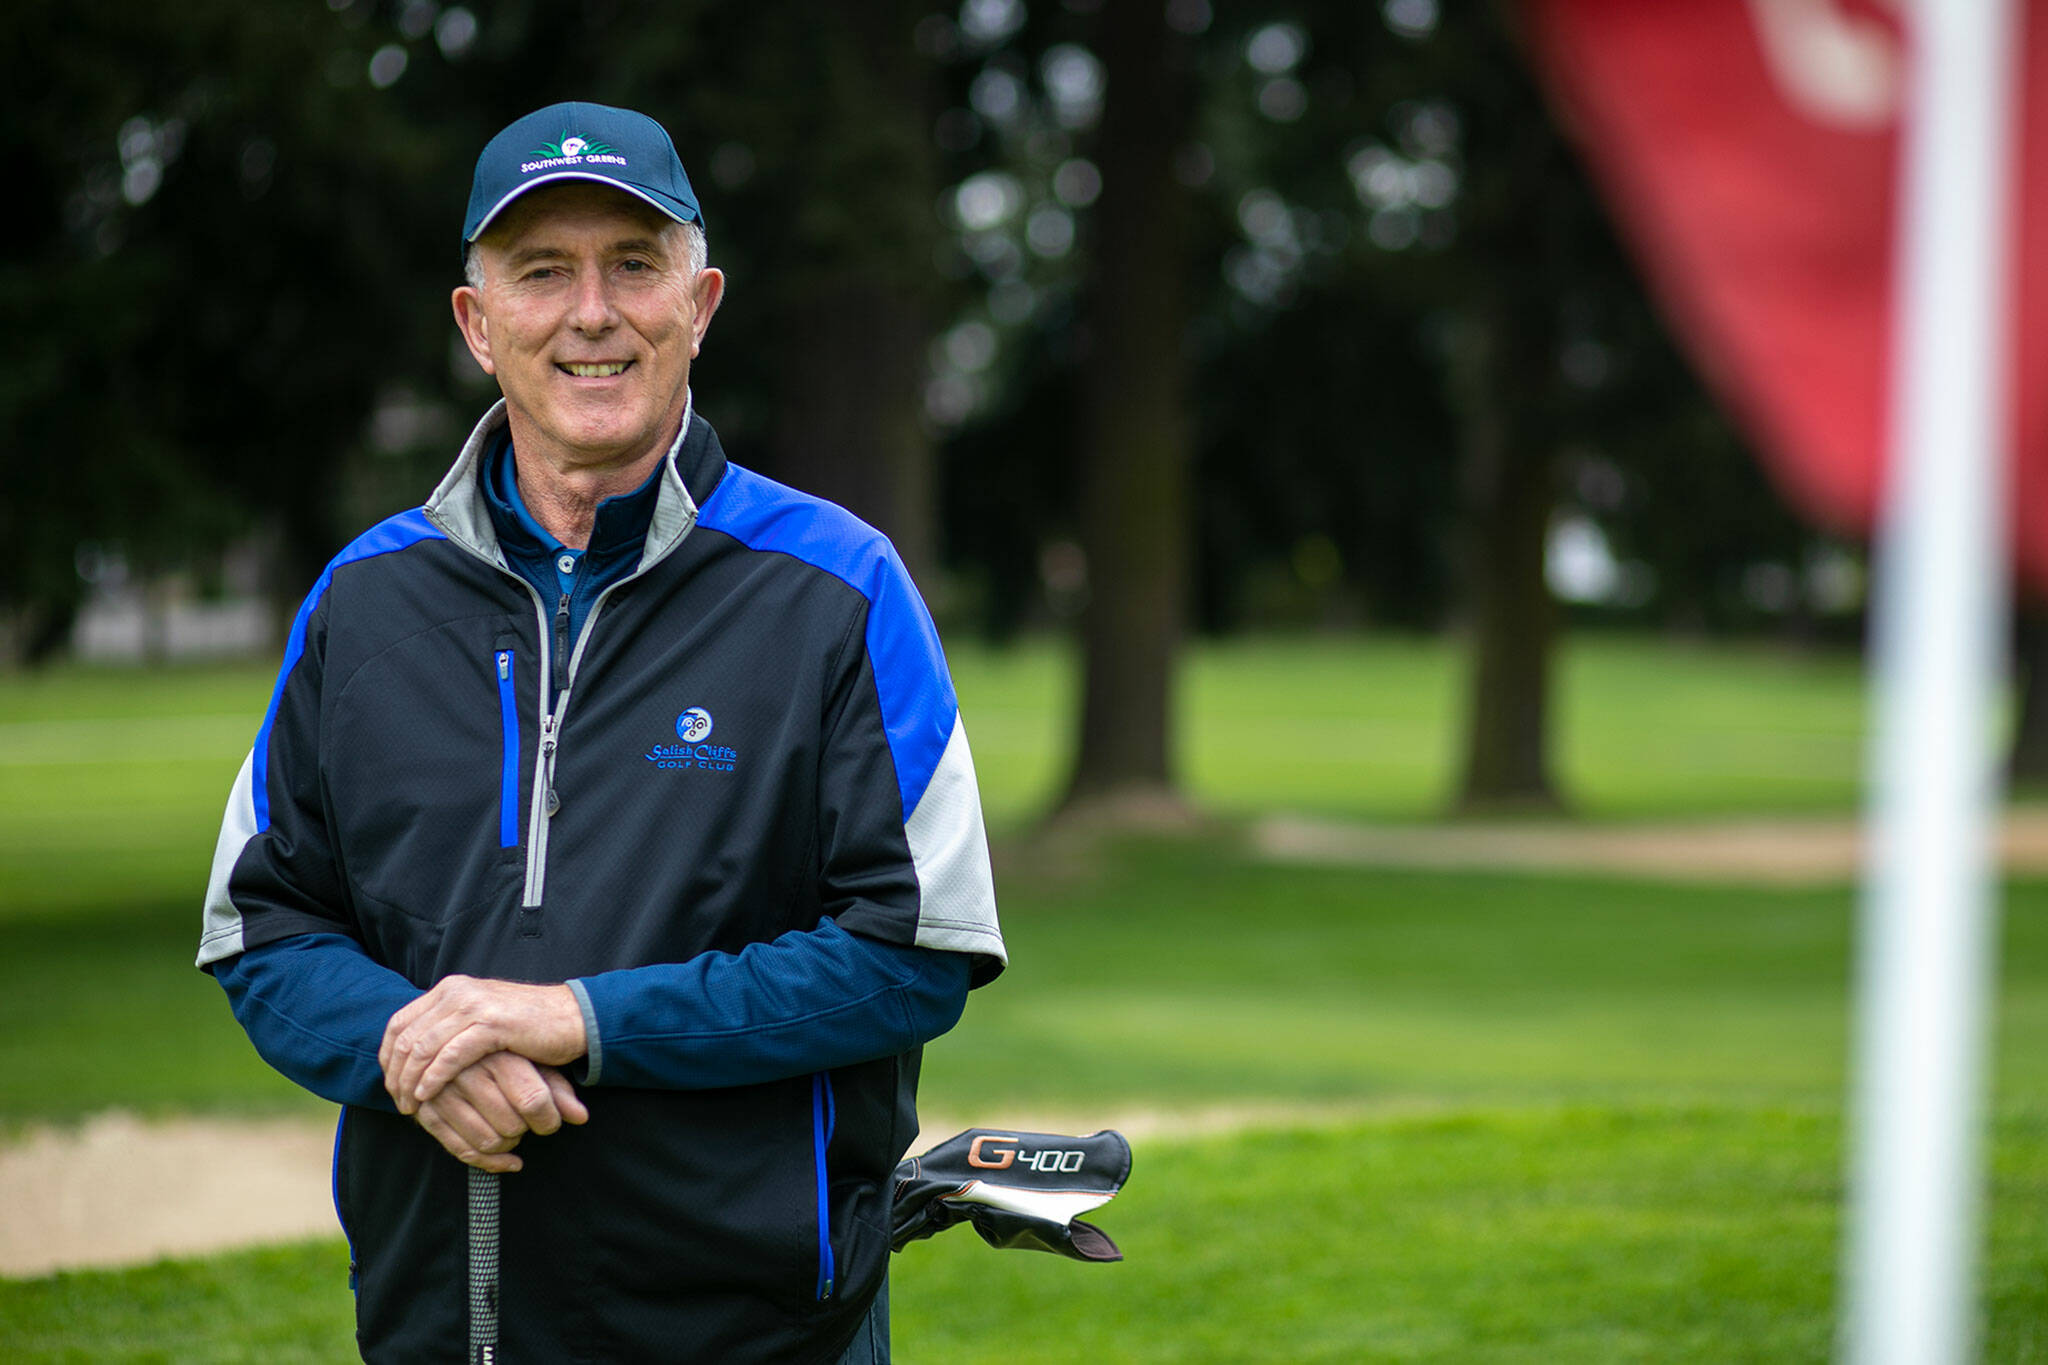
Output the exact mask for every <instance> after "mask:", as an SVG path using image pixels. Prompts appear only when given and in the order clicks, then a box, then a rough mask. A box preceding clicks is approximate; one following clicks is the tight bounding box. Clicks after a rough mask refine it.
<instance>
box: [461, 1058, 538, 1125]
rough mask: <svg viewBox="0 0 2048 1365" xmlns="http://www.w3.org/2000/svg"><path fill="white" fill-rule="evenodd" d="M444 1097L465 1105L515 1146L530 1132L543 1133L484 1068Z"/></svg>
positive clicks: (475, 1069)
mask: <svg viewBox="0 0 2048 1365" xmlns="http://www.w3.org/2000/svg"><path fill="white" fill-rule="evenodd" d="M441 1093H442V1094H444V1095H447V1096H450V1097H452V1098H454V1099H459V1100H462V1101H464V1102H466V1103H467V1104H468V1105H469V1106H470V1107H471V1108H472V1109H474V1110H476V1112H477V1115H478V1117H480V1118H481V1119H483V1121H484V1122H485V1123H487V1124H489V1125H490V1126H491V1128H492V1129H493V1130H494V1131H495V1132H496V1133H497V1134H498V1135H499V1136H500V1137H505V1138H510V1139H512V1140H513V1141H515V1142H516V1141H518V1140H519V1139H520V1138H521V1137H524V1136H525V1135H526V1134H527V1133H528V1132H529V1131H532V1132H539V1131H540V1129H539V1128H538V1127H536V1126H535V1125H534V1124H533V1123H531V1122H529V1121H528V1120H527V1118H526V1116H525V1111H524V1110H523V1109H522V1108H521V1107H520V1105H519V1104H518V1102H517V1101H516V1100H515V1099H514V1098H513V1096H512V1094H511V1093H510V1092H509V1091H508V1090H507V1089H506V1088H505V1086H504V1085H503V1084H502V1083H500V1081H499V1080H498V1078H497V1077H495V1076H493V1075H492V1074H491V1073H490V1072H488V1071H486V1070H484V1069H483V1068H481V1067H471V1068H470V1069H469V1070H467V1071H465V1072H463V1073H462V1074H461V1075H459V1076H457V1077H456V1078H455V1079H454V1080H453V1081H451V1082H450V1083H449V1085H448V1088H447V1089H446V1090H444V1091H443V1092H441Z"/></svg>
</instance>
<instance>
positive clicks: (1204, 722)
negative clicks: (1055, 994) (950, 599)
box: [0, 637, 1862, 920]
mask: <svg viewBox="0 0 2048 1365" xmlns="http://www.w3.org/2000/svg"><path fill="white" fill-rule="evenodd" d="M952 656H953V666H954V673H955V676H956V681H957V684H958V688H959V692H960V696H961V704H962V709H963V712H964V714H965V715H966V717H967V724H968V731H969V734H970V736H971V737H972V740H973V744H974V752H975V760H976V764H977V767H978V769H979V773H980V778H981V786H982V794H983V799H984V804H985V806H986V809H987V812H988V816H989V820H990V823H991V826H992V827H993V828H994V829H995V830H996V831H997V833H998V834H1002V833H1006V832H1014V831H1016V830H1018V829H1019V828H1021V827H1022V826H1024V825H1025V824H1027V823H1028V822H1029V821H1031V820H1032V819H1034V818H1035V817H1036V816H1037V815H1039V814H1040V813H1042V812H1043V810H1044V809H1045V807H1046V806H1047V804H1048V803H1049V802H1050V801H1051V799H1052V798H1053V796H1054V795H1056V794H1057V792H1058V790H1059V784H1060V782H1061V781H1062V780H1063V778H1064V777H1065V774H1066V765H1067V763H1068V761H1069V754H1068V727H1069V722H1070V716H1071V710H1072V696H1073V690H1074V684H1073V669H1072V661H1071V659H1070V657H1069V655H1068V654H1067V652H1066V651H1065V650H1063V649H1061V648H1058V647H1055V646H1053V645H1050V644H1045V643H1035V644H1029V645H1024V646H1020V647H1018V648H1015V649H1011V650H1003V651H990V650H987V649H983V648H977V647H974V646H972V645H962V644H957V643H956V644H955V645H954V647H953V649H952ZM272 674H273V669H272V667H271V666H269V665H248V666H241V667H235V668H209V669H200V668H192V669H172V670H167V671H160V672H151V673H142V672H136V671H127V670H109V669H87V668H61V669H57V670H54V671H52V672H49V673H44V674H31V675H20V674H15V675H0V718H4V719H0V920H4V919H5V918H6V917H8V916H10V915H19V914H24V913H31V914H39V913H52V912H70V911H73V910H84V909H94V910H100V909H113V908H131V909H132V908H134V907H136V906H138V905H143V904H153V903H156V902H159V901H161V900H163V899H164V898H166V897H179V896H183V897H188V898H191V899H193V900H196V898H197V896H198V891H199V888H200V887H201V886H203V884H204V882H205V879H206V869H207V864H208V859H209V857H210V855H211V853H212V849H213V836H214V832H215V831H216V830H217V829H218V826H219V819H220V808H221V805H222V804H223V803H224V802H225V800H226V799H227V792H228V788H229V786H230V785H232V783H233V782H234V777H235V772H236V769H237V768H238V767H239V766H240V763H241V760H242V755H243V753H244V752H245V751H246V750H247V748H248V745H249V741H250V739H251V738H252V737H253V736H254V734H255V731H256V726H257V723H258V722H259V721H260V720H261V718H262V715H263V708H264V704H265V702H266V700H267V699H268V696H269V691H270V685H271V679H272ZM1462 676H1463V674H1462V665H1461V661H1460V658H1459V655H1458V653H1457V651H1456V649H1455V648H1454V647H1453V646H1452V645H1449V644H1446V643H1444V642H1440V641H1429V640H1415V639H1408V638H1402V637H1369V638H1366V639H1364V640H1355V639H1344V640H1337V639H1331V640H1289V641H1262V642H1255V643H1234V644H1227V645H1209V646H1204V647H1201V648H1198V649H1196V650H1194V651H1193V652H1192V653H1191V655H1190V658H1189V661H1188V667H1187V670H1186V674H1185V677H1184V679H1183V684H1182V687H1181V697H1180V702H1179V705H1178V708H1177V712H1176V714H1177V717H1178V719H1177V728H1178V732H1179V734H1180V742H1181V749H1182V753H1183V765H1184V768H1185V772H1186V776H1187V781H1188V785H1189V788H1190V790H1191V791H1192V793H1193V794H1194V796H1195V797H1196V798H1197V799H1198V800H1200V801H1201V802H1203V803H1204V804H1205V805H1208V806H1210V807H1212V808H1214V809H1216V810H1219V811H1223V812H1227V813H1247V812H1252V811H1259V810H1268V809H1275V808H1284V809H1291V810H1300V811H1306V812H1316V813H1323V814H1332V815H1346V816H1369V817H1373V818H1377V819H1394V820H1418V819H1425V818H1429V817H1431V816H1433V815H1435V814H1436V813H1438V812H1440V811H1441V810H1442V809H1443V808H1444V806H1445V805H1446V803H1447V802H1448V799H1449V795H1450V792H1451V789H1452V785H1453V782H1454V773H1455V766H1456V760H1457V736H1458V729H1459V715H1460V712H1459V706H1460V703H1459V700H1458V698H1459V695H1460V692H1461V687H1462ZM1559 683H1560V685H1559V692H1560V705H1559V714H1558V719H1557V729H1558V753H1559V773H1560V778H1561V780H1562V781H1563V783H1564V784H1565V786H1566V787H1567V789H1568V790H1569V791H1570V793H1571V794H1572V796H1573V798H1574V800H1575V801H1576V802H1577V804H1578V805H1579V807H1580V809H1581V810H1582V812H1583V813H1584V814H1586V815H1588V816H1590V817H1593V818H1600V819H1630V818H1641V817H1648V816H1662V815H1683V814H1723V813H1729V812H1737V811H1756V810H1848V809H1850V808H1851V807H1852V805H1853V803H1854V801H1855V799H1856V773H1857V768H1858V763H1859V759H1860V745H1861V740H1860V734H1861V724H1862V692H1861V680H1860V673H1859V670H1858V667H1857V665H1856V664H1855V663H1854V661H1853V660H1850V659H1847V658H1843V657H1840V656H1835V655H1814V656H1807V655H1798V654H1788V653H1779V652H1772V651H1768V650H1762V649H1730V648H1725V647H1722V648H1715V649H1706V648H1686V647H1680V646H1672V645H1666V644H1660V643H1646V642H1642V641H1635V640H1624V639H1609V638H1601V637H1594V638H1587V639H1581V640H1577V641H1574V642H1573V643H1572V644H1571V645H1570V646H1569V647H1568V648H1567V649H1565V650H1564V651H1562V657H1561V662H1560V680H1559Z"/></svg>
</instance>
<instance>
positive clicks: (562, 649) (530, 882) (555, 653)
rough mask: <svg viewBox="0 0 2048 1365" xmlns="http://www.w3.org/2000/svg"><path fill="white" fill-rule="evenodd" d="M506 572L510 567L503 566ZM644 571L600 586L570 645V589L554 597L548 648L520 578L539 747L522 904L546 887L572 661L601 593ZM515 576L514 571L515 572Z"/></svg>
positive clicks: (539, 605)
mask: <svg viewBox="0 0 2048 1365" xmlns="http://www.w3.org/2000/svg"><path fill="white" fill-rule="evenodd" d="M506 572H508V573H509V572H511V571H510V570H507V571H506ZM641 572H643V571H642V570H635V571H634V572H632V573H630V574H627V575H626V576H625V577H624V578H621V579H619V580H618V581H617V582H615V583H609V584H607V585H606V586H605V589H604V591H603V592H601V593H599V594H598V595H597V600H596V601H594V602H592V603H591V604H590V615H588V616H586V617H584V618H583V629H582V630H580V631H578V632H577V633H576V639H575V642H574V646H575V647H574V648H573V649H571V647H570V643H571V642H570V640H569V594H567V593H563V594H562V596H561V598H560V600H559V601H557V602H556V603H555V619H554V630H553V631H552V634H553V636H554V649H553V650H552V651H551V650H549V648H548V637H549V634H550V631H549V629H548V619H547V605H546V604H545V603H544V602H542V601H541V596H540V593H539V591H538V590H537V589H535V588H534V586H533V585H532V584H531V583H527V582H526V580H525V579H523V578H521V579H520V580H519V581H520V582H521V583H522V584H524V585H525V588H526V591H527V592H528V593H529V594H530V595H531V596H532V597H533V606H534V610H535V611H536V612H537V613H538V614H539V616H540V626H541V642H540V654H541V659H540V716H541V721H540V752H539V753H537V754H535V755H534V760H533V810H532V814H531V815H530V816H529V817H528V820H527V840H526V890H525V894H524V895H523V896H521V897H520V901H519V907H520V909H522V910H537V909H539V907H540V903H541V899H542V897H543V896H544V895H545V894H546V891H547V877H548V822H549V821H550V820H551V819H552V818H553V817H554V814H555V812H556V811H558V810H560V809H561V808H562V798H561V796H560V794H559V793H558V792H557V791H556V790H555V762H556V759H557V758H558V757H559V756H560V753H561V732H562V717H563V715H564V714H565V713H566V712H567V711H568V709H569V693H570V692H571V691H572V690H574V688H575V685H576V665H577V664H579V663H581V662H582V660H583V646H584V645H585V644H586V643H587V642H588V641H589V639H590V632H591V630H592V629H593V628H594V627H595V626H596V625H597V617H598V613H599V612H601V611H603V610H604V603H605V599H606V598H608V597H610V596H611V595H612V593H614V592H615V591H617V590H618V589H619V588H620V587H621V586H623V585H625V584H627V583H630V582H632V581H633V580H634V579H636V578H638V577H639V576H640V574H641ZM513 576H514V577H518V576H517V575H516V574H515V575H513ZM550 679H552V680H553V683H554V687H553V689H552V690H553V692H554V704H553V705H552V706H550V705H549V703H548V693H549V691H550V688H549V686H548V683H549V680H550Z"/></svg>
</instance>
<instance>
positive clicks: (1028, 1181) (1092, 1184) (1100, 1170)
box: [890, 1128, 1131, 1261]
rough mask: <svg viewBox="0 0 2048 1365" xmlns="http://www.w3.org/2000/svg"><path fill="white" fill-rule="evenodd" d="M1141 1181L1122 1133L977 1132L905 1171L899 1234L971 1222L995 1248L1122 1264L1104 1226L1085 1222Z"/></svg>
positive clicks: (900, 1169) (903, 1242)
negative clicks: (1135, 1177)
mask: <svg viewBox="0 0 2048 1365" xmlns="http://www.w3.org/2000/svg"><path fill="white" fill-rule="evenodd" d="M1130 1176H1131V1144H1130V1143H1128V1142H1125V1141H1124V1135H1123V1134H1122V1133H1118V1132H1113V1131H1107V1130H1105V1131H1103V1132H1100V1133H1090V1134H1089V1135H1088V1136H1087V1137H1062V1136H1060V1135H1059V1134H1057V1133H1023V1132H1013V1131H1004V1130H1002V1129H996V1128H969V1129H968V1130H967V1131H966V1132H964V1133H961V1134H959V1135H958V1136H956V1137H950V1138H947V1139H946V1140H945V1141H944V1142H942V1143H940V1144H939V1145H938V1146H936V1147H934V1148H932V1149H931V1150H930V1151H928V1152H926V1153H925V1154H924V1155H923V1156H913V1157H906V1158H904V1160H903V1161H902V1162H900V1163H899V1164H898V1165H897V1167H896V1210H895V1230H894V1231H895V1235H894V1237H893V1239H892V1240H891V1243H890V1245H891V1246H892V1247H893V1249H895V1250H897V1251H901V1250H903V1248H904V1247H906V1246H908V1245H909V1244H910V1243H912V1242H914V1241H916V1240H918V1239H919V1238H920V1237H929V1236H931V1235H932V1234H933V1233H935V1232H943V1231H945V1230H946V1229H947V1228H949V1227H952V1226H953V1225H954V1224H955V1223H959V1222H970V1223H973V1224H974V1230H975V1231H976V1232H978V1233H980V1234H981V1240H982V1241H984V1242H987V1243H988V1244H989V1245H990V1246H992V1247H1029V1248H1032V1249H1033V1250H1037V1251H1051V1252H1056V1253H1058V1254H1059V1255H1061V1256H1071V1257H1073V1258H1074V1259H1075V1260H1077V1261H1121V1260H1122V1259H1123V1258H1124V1254H1123V1253H1122V1252H1121V1251H1118V1250H1117V1247H1116V1243H1115V1242H1112V1241H1110V1240H1109V1237H1108V1235H1107V1234H1106V1233H1104V1232H1103V1231H1102V1230H1101V1229H1100V1228H1096V1227H1092V1226H1090V1225H1089V1224H1087V1223H1083V1222H1079V1221H1076V1220H1077V1219H1078V1218H1079V1216H1080V1215H1081V1214H1084V1213H1086V1212H1088V1211H1089V1210H1090V1209H1096V1208H1100V1207H1101V1206H1102V1205H1104V1204H1107V1203H1108V1202H1109V1201H1110V1200H1111V1199H1112V1198H1114V1197H1115V1196H1116V1192H1117V1191H1118V1190H1121V1189H1122V1188H1123V1187H1124V1181H1126V1180H1128V1179H1130Z"/></svg>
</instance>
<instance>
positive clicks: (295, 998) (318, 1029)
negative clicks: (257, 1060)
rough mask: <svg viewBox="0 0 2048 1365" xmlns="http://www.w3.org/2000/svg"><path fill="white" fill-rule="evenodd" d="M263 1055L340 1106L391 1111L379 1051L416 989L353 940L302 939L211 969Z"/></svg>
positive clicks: (316, 936) (308, 936)
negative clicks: (392, 1022) (393, 1020)
mask: <svg viewBox="0 0 2048 1365" xmlns="http://www.w3.org/2000/svg"><path fill="white" fill-rule="evenodd" d="M213 977H214V980H216V981H218V982H220V984H221V989H222V990H224V991H226V992H227V993H228V1006H229V1008H231V1009H233V1010H234V1012H235V1018H236V1020H237V1021H239V1022H240V1023H241V1025H242V1028H243V1030H244V1031H246V1032H247V1033H248V1035H249V1041H251V1042H252V1043H254V1044H255V1045H256V1051H257V1052H258V1053H260V1054H261V1055H262V1057H263V1060H264V1061H266V1062H269V1063H270V1064H271V1065H272V1066H274V1067H276V1068H277V1069H278V1070H279V1071H280V1072H282V1073H284V1075H285V1076H287V1077H289V1078H290V1079H291V1080H294V1081H297V1082H298V1083H299V1084H300V1085H302V1086H304V1087H306V1089H308V1090H310V1091H312V1092H313V1093H314V1094H316V1095H318V1096H320V1097H321V1098H322V1099H328V1100H333V1101H334V1102H335V1103H336V1104H359V1105H364V1106H367V1107H369V1108H373V1109H384V1110H393V1109H394V1106H393V1105H392V1103H391V1097H390V1096H389V1095H388V1094H386V1093H385V1092H384V1072H383V1069H382V1068H381V1067H379V1066H378V1065H377V1047H378V1045H379V1044H380V1043H382V1042H383V1041H384V1026H385V1024H387V1023H389V1022H390V1020H391V1016H392V1015H394V1014H396V1013H397V1012H398V1011H399V1010H401V1009H403V1008H404V1007H405V1006H407V1005H409V1004H411V1003H412V1002H413V1001H414V1000H416V999H418V998H419V996H420V994H421V992H420V990H419V988H418V987H416V986H414V985H413V984H412V983H411V982H410V981H407V980H406V979H405V978H404V977H402V976H400V975H399V974H398V973H397V972H394V971H392V970H391V969H390V968H388V967H380V966H378V965H377V964H376V963H375V962H372V961H371V960H370V959H369V957H368V956H367V955H365V954H364V952H363V949H362V945H360V944H358V943H357V942H356V941H355V940H354V939H352V938H349V937H348V936H347V935H345V934H294V935H292V936H291V937H290V938H282V939H279V940H277V941H276V942H275V943H267V944H264V945H263V946H261V947H258V948H251V949H250V950H249V951H247V952H245V953H242V954H241V955H239V956H237V957H232V958H229V959H227V960H226V961H224V962H218V963H215V964H213Z"/></svg>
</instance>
